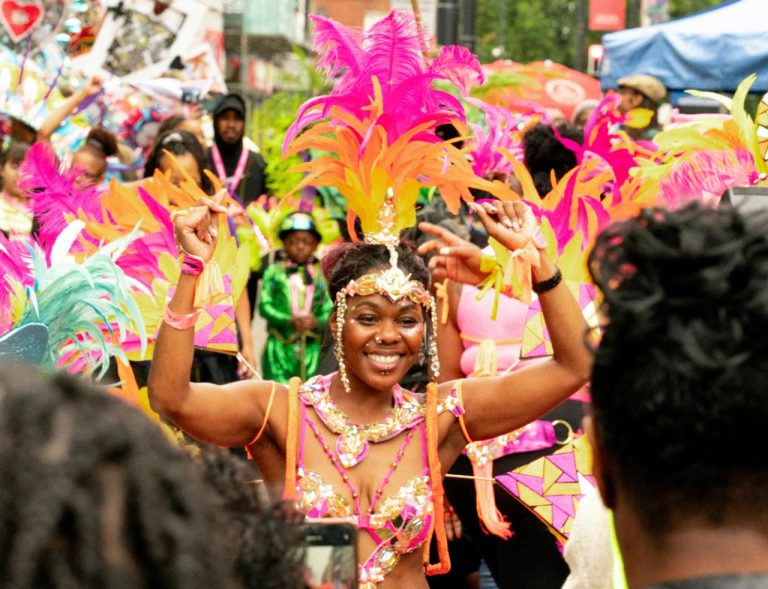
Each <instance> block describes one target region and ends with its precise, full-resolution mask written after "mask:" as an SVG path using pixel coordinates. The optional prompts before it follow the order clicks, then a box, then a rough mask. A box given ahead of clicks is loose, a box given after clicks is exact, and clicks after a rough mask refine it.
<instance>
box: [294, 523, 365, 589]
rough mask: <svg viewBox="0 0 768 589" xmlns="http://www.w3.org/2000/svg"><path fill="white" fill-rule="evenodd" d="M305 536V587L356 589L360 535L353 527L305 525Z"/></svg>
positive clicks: (319, 524) (321, 524)
mask: <svg viewBox="0 0 768 589" xmlns="http://www.w3.org/2000/svg"><path fill="white" fill-rule="evenodd" d="M302 529H303V533H304V551H305V552H304V587H305V588H306V589H356V587H357V541H356V538H357V534H356V530H355V526H354V525H353V524H350V523H346V522H344V523H336V522H334V523H325V522H323V523H320V522H312V523H305V524H302Z"/></svg>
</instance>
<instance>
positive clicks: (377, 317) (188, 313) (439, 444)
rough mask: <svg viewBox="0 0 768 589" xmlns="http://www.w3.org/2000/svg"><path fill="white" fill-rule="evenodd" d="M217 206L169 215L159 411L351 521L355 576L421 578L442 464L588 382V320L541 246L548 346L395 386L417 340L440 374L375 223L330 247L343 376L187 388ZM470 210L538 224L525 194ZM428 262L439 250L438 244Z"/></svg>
mask: <svg viewBox="0 0 768 589" xmlns="http://www.w3.org/2000/svg"><path fill="white" fill-rule="evenodd" d="M212 211H215V212H216V213H220V212H224V209H223V207H221V206H220V205H218V204H217V203H216V202H214V201H205V204H204V205H203V206H198V207H193V208H191V209H188V210H186V211H181V212H180V213H179V214H178V215H177V216H176V218H175V221H174V227H175V231H176V235H177V239H178V241H179V246H180V248H181V250H182V252H183V256H184V260H185V261H184V263H183V265H182V275H181V277H180V280H179V284H178V287H177V289H176V292H175V294H174V296H173V298H172V299H171V301H170V303H169V305H168V307H167V308H166V311H165V315H164V324H163V325H162V327H161V329H160V333H159V336H158V340H157V344H156V348H155V355H154V360H153V364H152V371H151V374H150V398H151V401H152V404H153V407H154V408H155V409H156V410H158V411H159V412H160V413H161V414H163V415H165V416H166V417H167V418H169V419H170V420H171V421H173V422H174V423H175V424H177V425H178V426H179V427H181V428H182V429H184V430H185V431H187V432H188V433H189V434H191V435H193V436H195V437H197V438H199V439H201V440H203V441H207V442H211V443H216V444H219V445H226V446H246V447H247V448H248V450H249V452H250V454H251V455H252V457H253V458H254V459H255V460H256V462H257V463H258V465H259V466H260V468H261V470H262V473H263V476H264V479H265V481H266V483H267V485H268V487H269V489H270V491H271V492H272V493H273V495H274V496H275V497H277V496H279V495H280V494H282V495H283V496H284V497H286V498H288V499H294V498H295V499H296V501H297V503H298V505H299V507H300V508H301V509H302V510H303V511H305V513H307V514H308V515H310V516H312V517H323V516H337V517H350V518H353V519H354V521H355V522H356V523H357V525H358V527H359V529H360V534H359V538H358V541H359V548H360V555H361V562H360V581H361V584H362V586H363V587H375V586H377V584H379V583H381V585H380V586H381V587H388V586H395V584H396V583H399V584H400V585H401V586H408V587H425V586H426V581H425V580H424V578H423V576H422V571H421V559H420V558H419V557H418V556H417V555H416V554H415V552H416V551H417V549H419V548H421V547H422V545H423V544H424V542H425V540H427V539H428V537H429V536H430V532H431V530H432V529H433V527H437V529H438V531H440V530H441V526H442V509H441V508H442V489H441V481H440V479H441V475H440V472H441V470H443V469H447V468H448V467H449V466H450V465H451V464H452V463H453V462H454V460H455V459H456V458H457V456H458V455H459V453H460V452H461V450H462V449H463V447H464V445H465V444H466V443H467V441H471V440H472V439H486V438H489V437H493V436H497V435H501V434H502V433H505V432H508V431H512V430H514V429H516V428H518V427H521V426H523V425H524V424H525V423H527V422H529V421H531V420H532V419H535V418H536V417H538V416H539V415H541V414H543V413H544V412H546V411H547V410H548V409H550V408H551V407H553V406H554V405H556V404H558V403H559V402H561V401H562V400H564V399H565V398H567V397H568V396H569V395H570V394H571V393H572V392H573V391H575V390H576V389H578V387H580V386H581V385H582V384H583V383H584V381H585V379H586V375H587V373H588V370H589V365H590V355H589V353H588V351H587V350H586V348H585V347H584V344H583V335H584V323H583V319H582V316H581V312H580V310H579V307H578V305H577V303H576V302H575V300H574V299H573V297H572V296H571V294H570V292H569V290H568V289H567V287H565V285H564V284H562V283H561V282H560V280H559V278H560V273H559V271H558V270H557V268H556V266H555V265H554V264H553V263H552V261H551V260H549V258H548V257H547V255H546V253H544V252H543V250H538V249H537V250H536V251H537V253H538V254H539V255H540V264H539V266H538V267H537V268H535V269H534V270H533V278H534V281H535V283H536V284H537V285H538V290H539V291H540V298H541V302H542V307H543V308H544V314H545V317H546V320H547V324H548V325H549V326H550V334H551V338H552V342H553V345H554V347H555V355H554V356H553V358H551V359H549V360H547V361H545V362H542V363H540V364H537V365H536V366H532V367H530V368H528V369H525V370H521V371H519V372H515V373H512V374H509V375H505V376H500V377H492V378H484V379H467V380H465V381H458V382H450V383H443V384H441V385H439V386H438V385H436V384H435V383H432V384H431V385H430V386H429V388H428V392H427V400H426V404H425V403H423V402H422V401H420V400H419V399H418V398H416V397H414V396H412V395H411V394H409V393H408V392H407V391H405V390H403V389H401V388H400V387H399V386H398V384H397V383H398V382H399V380H400V379H401V378H402V377H403V375H404V374H405V373H406V372H407V371H408V369H409V368H410V367H411V366H412V365H413V364H414V363H415V362H417V361H418V360H419V356H420V355H422V353H423V352H424V350H425V349H426V350H427V351H428V356H429V365H430V371H431V373H432V375H433V378H436V377H437V376H438V375H439V363H438V361H437V355H436V354H437V351H436V342H435V336H434V324H435V323H436V317H435V314H434V303H433V300H432V299H431V297H430V296H429V294H428V292H429V290H428V288H429V281H430V278H429V273H428V271H427V269H426V268H425V266H424V264H423V262H421V260H420V258H418V257H417V256H416V255H415V253H414V252H413V250H411V249H409V248H408V247H405V246H403V245H401V244H399V243H398V239H397V237H396V235H395V236H394V238H393V237H392V233H391V232H389V231H382V230H380V231H378V232H377V233H379V235H378V236H369V239H368V243H362V244H358V245H348V246H346V247H343V246H341V247H340V248H339V249H337V250H335V251H334V252H332V253H329V254H327V256H328V257H327V260H328V262H327V268H328V271H329V288H330V292H331V295H332V297H333V298H334V300H335V305H334V311H333V314H332V317H331V325H332V328H333V329H332V331H333V334H334V339H335V344H336V352H337V356H338V359H339V365H340V367H339V371H338V372H337V373H334V374H331V375H327V376H320V377H316V378H314V379H311V380H310V381H308V382H307V383H305V384H304V385H302V386H301V388H300V389H299V390H298V391H297V390H296V389H297V385H298V383H297V382H294V383H293V385H292V386H291V387H290V388H289V389H286V387H284V386H283V385H279V384H276V383H273V382H254V381H248V382H241V383H233V384H230V385H222V386H215V385H209V384H193V383H190V382H189V368H190V366H191V362H192V354H193V348H194V346H193V336H194V330H193V329H192V327H193V326H194V322H195V319H196V317H197V313H196V311H195V309H194V308H193V299H194V295H195V290H196V288H197V286H198V285H197V280H198V278H197V277H198V276H199V273H200V271H201V270H202V266H203V265H204V264H205V261H206V260H208V259H210V256H211V255H212V253H213V251H214V249H215V245H216V237H215V235H214V234H212V233H211V228H212V227H213V225H212V222H213V218H214V216H215V214H212ZM477 211H478V215H479V216H480V218H481V219H482V220H483V223H484V225H485V227H486V229H487V230H488V232H489V234H490V235H492V236H493V237H494V238H496V239H497V240H498V241H499V242H500V243H502V244H504V245H505V246H506V247H508V248H510V249H519V248H523V247H526V248H530V247H534V246H533V244H534V235H535V233H536V222H535V219H534V217H533V214H532V213H531V211H530V209H529V208H527V207H526V206H525V205H524V204H523V203H519V202H518V203H504V204H502V203H495V204H493V205H492V204H485V205H483V206H482V207H478V208H477ZM387 233H389V237H387ZM382 234H383V235H382ZM382 242H384V243H382ZM475 262H476V264H477V267H476V271H477V270H479V260H476V261H475ZM431 264H432V265H445V264H446V260H445V258H444V257H443V256H436V257H435V258H433V260H432V262H431ZM451 267H454V266H451ZM462 390H463V392H464V397H462ZM297 393H298V398H297ZM260 440H261V443H259V441H260ZM382 473H385V476H384V477H383V478H382ZM283 477H284V478H283ZM283 481H285V484H284V485H283V484H282V483H283ZM438 538H440V534H439V535H438ZM439 544H441V546H442V550H441V557H442V556H444V548H445V547H444V542H440V543H439ZM445 564H446V563H443V565H445ZM445 568H446V567H445V566H443V567H437V569H428V571H433V572H434V571H435V570H437V571H440V570H445Z"/></svg>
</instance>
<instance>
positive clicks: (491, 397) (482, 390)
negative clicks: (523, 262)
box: [436, 202, 592, 439]
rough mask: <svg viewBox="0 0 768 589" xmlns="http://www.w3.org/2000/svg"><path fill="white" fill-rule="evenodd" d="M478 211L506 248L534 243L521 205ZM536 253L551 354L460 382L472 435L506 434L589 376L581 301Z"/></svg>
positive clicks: (532, 226) (537, 280) (497, 205)
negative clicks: (516, 368)
mask: <svg viewBox="0 0 768 589" xmlns="http://www.w3.org/2000/svg"><path fill="white" fill-rule="evenodd" d="M476 211H477V213H478V216H479V217H480V219H481V220H482V222H483V224H484V225H485V227H486V229H487V230H488V233H489V235H490V236H492V237H494V238H495V239H497V240H498V241H499V242H500V243H501V244H503V245H504V246H506V247H507V248H508V249H511V250H514V249H518V248H520V247H524V246H526V245H528V244H529V243H533V241H532V240H533V238H534V234H535V233H536V229H537V226H538V225H537V223H536V220H535V218H534V216H533V213H532V212H531V210H530V208H529V207H527V206H526V205H525V204H524V203H522V202H515V203H511V202H506V203H499V202H496V203H494V205H490V204H486V205H483V206H478V207H476ZM538 253H539V256H540V264H539V266H538V267H534V268H533V282H534V284H540V285H542V286H544V285H549V286H551V288H546V289H545V290H544V291H543V292H541V293H540V294H539V300H540V302H541V306H542V310H543V313H544V319H545V322H546V325H547V329H548V331H549V336H550V340H551V342H552V348H553V352H554V353H553V356H552V357H551V358H550V359H548V360H547V361H545V362H541V363H537V364H536V365H533V366H530V367H528V368H525V369H522V370H519V371H516V372H513V373H510V374H508V375H504V376H498V377H487V378H482V379H472V378H470V379H467V380H466V381H464V383H463V385H462V390H463V398H464V406H465V409H466V416H465V423H466V425H467V429H468V431H469V434H470V436H471V437H472V438H473V439H486V438H490V437H493V436H497V435H500V434H503V433H507V432H509V431H512V430H514V429H516V428H518V427H520V426H522V425H524V424H526V423H528V422H530V421H532V420H534V419H536V418H537V417H539V416H541V415H543V414H544V413H546V412H547V411H548V410H550V409H551V408H553V407H554V406H556V405H558V404H559V403H561V402H562V401H564V400H565V399H567V398H568V397H569V396H570V395H571V394H573V393H574V392H576V391H577V390H578V389H579V387H581V386H582V385H583V384H584V383H585V382H586V381H587V379H588V378H589V372H590V369H591V362H592V358H591V354H590V353H589V351H588V349H587V348H586V346H585V345H584V336H585V333H586V331H585V330H586V324H585V321H584V318H583V316H582V313H581V310H580V308H579V305H578V304H577V302H576V300H575V299H574V298H573V295H572V294H571V292H570V290H569V289H568V287H567V286H566V285H565V283H564V282H562V281H560V282H559V283H557V284H556V285H555V283H556V282H557V281H556V280H552V279H553V278H554V277H555V275H556V274H557V273H558V270H557V267H556V266H555V264H554V263H553V262H552V260H550V259H549V257H548V256H547V254H546V252H545V251H544V248H543V247H542V248H540V249H539V252H538ZM436 263H438V264H439V263H440V261H439V260H438V261H437V262H436ZM443 386H444V387H445V386H446V385H443ZM448 386H450V385H448Z"/></svg>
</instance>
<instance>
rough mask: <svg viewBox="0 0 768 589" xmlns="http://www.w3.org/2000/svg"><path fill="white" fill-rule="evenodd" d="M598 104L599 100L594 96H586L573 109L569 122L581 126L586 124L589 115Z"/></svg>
mask: <svg viewBox="0 0 768 589" xmlns="http://www.w3.org/2000/svg"><path fill="white" fill-rule="evenodd" d="M598 104H600V101H599V100H595V99H594V98H587V99H586V100H583V101H582V102H580V103H579V104H578V106H577V107H576V108H575V109H573V115H572V116H571V122H572V123H573V124H574V126H576V127H582V128H583V127H584V125H586V124H587V119H589V115H591V114H592V111H593V110H595V109H596V108H597V105H598Z"/></svg>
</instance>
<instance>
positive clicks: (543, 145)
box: [523, 123, 584, 196]
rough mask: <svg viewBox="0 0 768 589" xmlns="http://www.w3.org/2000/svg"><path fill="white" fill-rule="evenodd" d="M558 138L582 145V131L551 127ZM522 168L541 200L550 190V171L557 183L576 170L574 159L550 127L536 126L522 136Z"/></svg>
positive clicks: (568, 124)
mask: <svg viewBox="0 0 768 589" xmlns="http://www.w3.org/2000/svg"><path fill="white" fill-rule="evenodd" d="M555 128H556V129H557V132H558V133H559V134H560V136H561V137H563V138H565V139H571V140H573V141H575V142H576V143H579V144H581V143H583V142H584V131H583V130H582V129H580V128H579V127H576V126H574V125H571V124H570V123H562V124H560V125H558V126H557V127H555ZM523 154H524V158H525V167H526V168H528V171H529V172H530V174H531V178H532V179H533V183H534V185H535V186H536V190H538V192H539V194H540V195H541V196H546V195H547V194H548V193H549V192H550V191H551V190H552V178H551V176H552V171H554V172H555V178H557V179H558V180H559V179H560V178H562V177H563V176H565V175H566V174H567V173H568V172H569V171H570V170H572V169H573V168H574V167H575V166H576V163H577V161H576V155H575V154H574V153H573V152H572V151H571V150H570V149H568V148H567V147H566V146H565V145H563V144H562V143H560V139H558V137H557V135H555V131H554V130H553V127H552V125H544V124H542V123H539V124H538V125H536V126H534V127H532V128H531V129H530V130H528V131H527V132H526V133H525V135H523Z"/></svg>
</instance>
